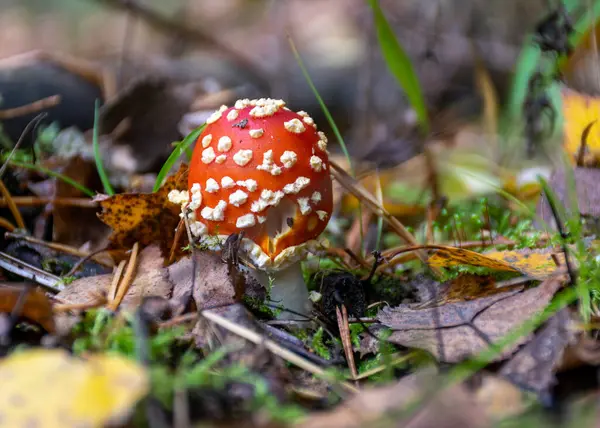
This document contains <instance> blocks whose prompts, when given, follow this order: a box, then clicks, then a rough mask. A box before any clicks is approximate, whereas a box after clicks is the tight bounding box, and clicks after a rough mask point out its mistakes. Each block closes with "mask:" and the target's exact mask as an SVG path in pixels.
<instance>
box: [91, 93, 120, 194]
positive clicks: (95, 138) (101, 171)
mask: <svg viewBox="0 0 600 428" xmlns="http://www.w3.org/2000/svg"><path fill="white" fill-rule="evenodd" d="M99 108H100V100H96V104H95V106H94V129H93V134H92V145H93V147H94V160H95V161H96V169H97V170H98V175H99V176H100V181H102V187H104V193H106V194H107V195H109V196H113V195H114V194H115V190H114V189H113V187H112V185H111V184H110V180H109V179H108V175H107V174H106V171H105V170H104V164H103V163H102V155H101V154H100V145H99V144H98V132H99V131H98V127H99V126H100V120H99V112H98V110H99Z"/></svg>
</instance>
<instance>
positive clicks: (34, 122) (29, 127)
mask: <svg viewBox="0 0 600 428" xmlns="http://www.w3.org/2000/svg"><path fill="white" fill-rule="evenodd" d="M44 117H46V113H40V114H38V115H37V116H36V117H34V118H33V119H32V120H31V122H29V123H28V124H27V126H26V127H25V129H24V130H23V132H21V135H20V136H19V139H18V140H17V144H15V146H14V147H13V149H12V151H11V152H10V154H9V155H8V157H7V158H6V159H5V160H4V164H3V165H2V167H1V168H0V178H2V176H3V175H4V171H6V168H8V165H9V164H10V160H11V159H12V157H13V156H14V154H15V153H16V152H17V149H18V148H19V147H20V146H21V144H22V143H23V141H24V140H25V136H26V135H27V134H29V131H31V130H32V129H34V128H35V127H36V126H37V125H38V124H39V123H40V121H41V120H42V119H43V118H44Z"/></svg>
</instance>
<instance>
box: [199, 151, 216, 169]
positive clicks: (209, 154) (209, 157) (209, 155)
mask: <svg viewBox="0 0 600 428" xmlns="http://www.w3.org/2000/svg"><path fill="white" fill-rule="evenodd" d="M215 157H216V155H215V151H214V150H213V148H212V147H209V148H208V149H204V150H202V162H203V163H205V164H207V165H208V164H209V163H211V162H212V161H214V160H215Z"/></svg>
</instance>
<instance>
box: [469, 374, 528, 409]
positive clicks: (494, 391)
mask: <svg viewBox="0 0 600 428" xmlns="http://www.w3.org/2000/svg"><path fill="white" fill-rule="evenodd" d="M482 376H483V379H482V381H481V385H480V386H479V387H478V388H477V392H476V393H475V398H477V403H478V404H479V405H480V406H481V407H483V408H484V409H485V414H486V415H488V416H489V417H490V418H492V419H494V420H497V421H498V420H502V419H506V418H508V417H511V416H516V415H518V414H520V413H521V412H522V411H523V410H524V409H525V404H526V401H525V399H524V397H523V391H521V390H520V389H519V388H517V387H516V386H515V385H514V384H512V383H510V382H509V381H507V380H505V379H503V378H501V377H499V376H496V375H492V374H487V373H486V374H482Z"/></svg>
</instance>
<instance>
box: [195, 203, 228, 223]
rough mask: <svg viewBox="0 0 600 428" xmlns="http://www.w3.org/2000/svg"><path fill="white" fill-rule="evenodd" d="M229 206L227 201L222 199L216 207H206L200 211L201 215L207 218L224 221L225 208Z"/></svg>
mask: <svg viewBox="0 0 600 428" xmlns="http://www.w3.org/2000/svg"><path fill="white" fill-rule="evenodd" d="M226 207H227V202H225V201H223V200H221V201H219V202H218V203H217V206H216V207H214V208H210V207H204V208H202V211H200V215H201V216H202V218H203V219H205V220H211V221H223V219H224V218H225V208H226Z"/></svg>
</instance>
